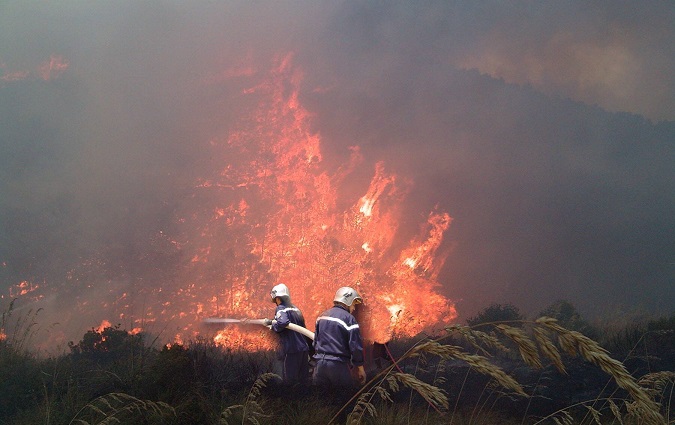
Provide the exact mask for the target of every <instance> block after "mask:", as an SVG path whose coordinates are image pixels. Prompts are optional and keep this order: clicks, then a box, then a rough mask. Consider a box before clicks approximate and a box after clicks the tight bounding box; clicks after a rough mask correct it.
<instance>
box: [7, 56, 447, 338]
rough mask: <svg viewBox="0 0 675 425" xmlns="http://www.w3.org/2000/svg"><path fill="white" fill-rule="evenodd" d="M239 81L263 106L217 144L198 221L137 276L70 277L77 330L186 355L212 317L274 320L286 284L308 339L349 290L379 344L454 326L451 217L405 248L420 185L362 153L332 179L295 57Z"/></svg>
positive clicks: (133, 263) (183, 220)
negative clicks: (169, 344)
mask: <svg viewBox="0 0 675 425" xmlns="http://www.w3.org/2000/svg"><path fill="white" fill-rule="evenodd" d="M230 74H231V75H233V76H230V77H228V78H244V79H247V84H249V83H250V84H249V85H248V88H247V89H245V90H243V92H242V93H241V94H240V95H241V96H242V98H251V99H256V102H255V103H254V104H253V106H252V107H251V110H250V111H248V110H247V111H245V113H244V114H243V116H244V117H245V119H243V120H242V121H241V122H239V124H238V126H237V128H236V129H234V130H233V131H230V132H229V133H228V134H224V135H222V136H221V137H214V138H213V139H211V140H209V142H208V144H206V146H208V149H209V150H210V152H209V154H210V157H211V161H212V163H213V164H217V166H216V167H212V168H209V167H205V169H204V170H196V171H195V174H196V176H197V177H196V179H195V181H194V184H193V185H192V187H191V188H189V189H188V190H187V193H186V194H185V196H186V197H188V198H189V202H187V203H184V205H188V207H182V208H177V209H176V210H175V211H174V212H173V214H174V218H173V219H172V221H173V228H172V229H171V230H166V231H164V230H162V231H159V232H157V234H156V235H155V237H154V238H153V240H152V241H150V246H151V248H150V249H147V250H145V251H141V252H131V253H128V254H127V257H128V258H129V262H128V263H124V262H118V263H114V264H113V263H111V262H110V261H107V260H106V259H105V258H103V257H102V258H98V259H96V260H87V261H84V262H83V264H81V265H80V266H79V267H76V268H75V269H73V270H72V271H71V272H70V273H69V274H68V276H66V279H65V282H64V283H63V288H62V289H65V288H67V289H66V290H67V292H70V293H71V294H72V295H73V298H74V300H75V305H74V306H73V309H72V311H71V312H70V314H71V315H72V317H78V316H80V315H81V316H83V317H98V319H97V320H110V321H112V322H121V323H125V324H126V326H129V328H135V329H138V328H142V329H148V328H152V329H154V331H157V330H158V326H170V328H169V329H171V330H170V332H171V333H172V334H173V335H172V338H173V339H175V340H177V341H182V340H185V339H189V338H193V337H195V336H196V335H198V334H199V333H200V332H203V331H204V329H203V328H201V327H200V326H199V323H200V322H201V320H202V319H203V318H205V317H209V316H225V317H241V318H256V317H266V316H269V315H270V314H271V311H272V310H273V309H272V306H271V304H270V302H269V299H268V291H269V289H270V288H271V286H273V285H274V284H275V283H277V282H284V283H286V284H287V285H288V286H289V287H290V288H291V294H292V299H293V303H294V304H296V305H297V306H298V307H300V308H301V309H302V310H303V312H304V314H305V316H306V319H307V324H308V327H309V328H310V329H312V328H313V322H314V320H315V318H316V317H317V316H318V314H319V313H320V312H321V311H323V310H324V309H326V308H327V307H328V306H330V305H331V301H332V297H333V294H334V292H335V290H336V289H337V288H338V287H340V286H345V285H349V286H353V287H356V288H358V290H359V292H360V293H361V294H362V295H363V297H364V299H365V306H364V309H363V310H364V311H362V312H361V321H362V323H363V328H364V334H365V336H366V337H367V338H369V339H371V340H375V341H387V340H388V339H389V338H391V336H392V334H401V335H415V334H417V333H419V332H421V331H423V330H425V329H430V328H432V327H433V326H435V325H438V324H442V323H447V322H448V321H449V320H452V319H453V318H454V317H456V312H455V309H454V305H453V303H452V302H451V301H449V300H448V299H446V298H444V296H443V295H441V294H439V293H437V292H436V290H437V288H438V287H439V285H438V283H437V281H436V279H437V276H438V273H439V271H440V269H441V267H442V265H443V262H444V259H445V256H446V255H447V252H444V251H443V250H442V249H441V242H442V240H443V236H444V233H445V231H446V230H447V229H448V227H449V225H450V222H451V218H450V217H449V215H448V214H446V213H444V212H439V211H432V212H430V213H428V218H427V220H426V222H424V223H420V230H419V234H417V235H416V236H415V237H413V238H411V239H409V240H405V239H404V238H403V237H402V236H401V232H400V231H399V230H400V229H399V222H400V220H401V214H402V212H401V211H402V206H403V205H404V203H405V201H406V195H407V193H408V191H409V190H410V189H411V184H410V182H408V181H407V180H406V179H405V178H399V177H398V176H397V175H396V174H395V173H394V172H393V171H392V170H389V169H388V168H387V164H385V163H383V162H378V163H376V164H366V163H365V160H364V158H363V157H362V155H361V154H360V150H359V147H358V146H356V145H354V146H353V147H352V148H351V155H350V159H349V160H348V161H346V163H345V164H342V165H339V166H337V167H333V168H332V169H331V167H329V166H328V165H326V163H325V161H324V159H323V156H322V152H321V136H320V135H319V134H316V133H314V132H312V130H311V113H310V112H309V111H308V110H306V109H305V108H304V107H303V105H302V104H301V102H300V99H299V95H298V93H299V87H300V85H301V83H302V72H301V70H300V69H298V68H297V67H295V66H294V64H293V61H292V56H290V55H289V56H286V57H284V58H282V59H280V60H278V61H277V62H276V64H275V66H274V67H273V69H272V70H271V71H270V72H267V73H265V75H264V76H261V75H260V73H246V74H245V75H243V76H242V75H241V74H240V73H230ZM230 74H228V75H230ZM208 84H211V83H208ZM244 104H246V102H244ZM363 167H367V168H368V169H370V170H371V176H372V178H371V180H370V183H369V185H368V186H367V187H363V188H362V189H361V196H360V197H357V198H355V199H345V196H344V195H343V194H344V193H345V192H346V191H345V189H344V186H345V185H346V184H347V183H346V181H347V180H348V177H349V176H350V173H352V172H353V171H354V170H356V169H357V168H363ZM352 184H353V183H352ZM350 190H351V191H352V192H353V191H354V189H353V188H351V189H350ZM120 249H122V248H120ZM57 289H58V286H57V285H54V284H52V283H50V282H44V283H43V284H41V285H37V284H32V283H29V282H26V281H23V282H21V283H20V284H19V285H18V286H17V287H16V288H15V289H14V291H15V292H16V293H21V294H28V295H29V296H31V297H32V299H33V300H42V299H45V298H46V297H48V296H49V293H50V292H51V293H56V292H57ZM94 289H96V293H97V294H100V292H101V291H102V292H103V293H104V294H103V295H102V296H101V299H102V300H103V301H99V300H98V299H97V297H95V296H92V293H93V292H92V291H93V290H94ZM167 323H168V324H170V325H166V324H167ZM266 335H267V334H266V333H265V332H261V331H260V330H259V329H256V331H255V332H253V331H252V332H243V331H242V329H241V328H237V327H230V328H228V329H225V330H222V331H221V332H219V333H218V335H216V337H215V338H216V341H217V342H218V343H220V344H223V345H228V346H236V347H242V348H245V349H258V348H264V347H269V346H270V344H271V343H272V342H271V339H270V338H269V337H268V336H266Z"/></svg>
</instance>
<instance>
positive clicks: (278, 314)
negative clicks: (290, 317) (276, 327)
mask: <svg viewBox="0 0 675 425" xmlns="http://www.w3.org/2000/svg"><path fill="white" fill-rule="evenodd" d="M287 311H297V312H298V313H300V309H299V308H297V307H286V308H282V309H281V310H279V311H277V314H275V315H274V317H275V318H276V317H279V316H281V313H282V312H283V313H285V312H287Z"/></svg>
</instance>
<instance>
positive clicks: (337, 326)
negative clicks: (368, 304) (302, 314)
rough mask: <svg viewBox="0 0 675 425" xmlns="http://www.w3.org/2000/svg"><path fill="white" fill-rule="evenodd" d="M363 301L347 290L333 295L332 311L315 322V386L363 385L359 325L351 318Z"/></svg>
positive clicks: (326, 312)
mask: <svg viewBox="0 0 675 425" xmlns="http://www.w3.org/2000/svg"><path fill="white" fill-rule="evenodd" d="M362 302H363V299H362V298H361V296H360V295H359V293H358V292H356V290H355V289H352V288H350V287H347V286H345V287H342V288H340V289H338V290H337V292H336V293H335V298H334V299H333V308H331V309H329V310H326V311H325V312H324V313H323V314H321V316H319V317H318V318H317V319H316V329H315V332H314V360H315V362H316V364H315V366H314V374H313V376H312V381H313V383H314V384H315V385H318V386H331V387H351V386H354V385H355V384H358V385H364V384H365V383H366V372H365V370H364V368H363V341H362V339H361V331H360V330H359V324H358V323H357V322H356V319H355V318H354V316H353V315H352V313H353V312H354V309H355V307H356V305H357V304H360V303H362Z"/></svg>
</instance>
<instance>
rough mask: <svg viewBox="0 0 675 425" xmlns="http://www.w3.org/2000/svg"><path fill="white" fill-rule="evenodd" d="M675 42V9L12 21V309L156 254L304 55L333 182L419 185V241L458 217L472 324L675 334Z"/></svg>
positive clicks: (141, 15)
mask: <svg viewBox="0 0 675 425" xmlns="http://www.w3.org/2000/svg"><path fill="white" fill-rule="evenodd" d="M673 22H675V3H673V2H672V1H645V2H624V1H592V2H585V1H540V2H502V1H484V2H476V1H463V2H451V1H424V2H409V1H400V2H395V1H394V2H375V1H370V2H352V1H342V2H340V1H293V2H291V1H287V2H286V1H275V2H272V1H269V2H262V1H261V2H251V1H240V2H237V1H222V2H217V1H216V2H213V1H191V2H184V1H143V2H138V1H115V2H83V1H59V2H44V1H26V0H20V1H12V0H9V1H8V0H5V1H3V2H1V3H0V226H1V227H0V279H1V280H0V293H1V294H2V295H3V296H4V298H3V300H2V301H5V302H6V301H7V300H9V298H10V294H9V288H10V287H13V286H15V285H17V284H18V283H19V282H21V281H24V280H29V281H31V282H36V283H39V284H43V285H48V286H53V287H58V286H59V285H67V284H68V283H67V281H66V279H65V277H64V276H66V275H67V274H68V271H69V270H71V269H73V268H74V267H76V265H77V264H79V263H80V262H82V261H86V260H88V259H91V258H96V257H97V255H98V254H100V253H105V255H108V256H109V255H112V254H111V253H115V255H117V256H118V259H123V258H125V256H133V255H137V254H138V253H139V252H140V253H143V252H144V250H145V249H146V247H147V246H149V245H150V244H151V242H150V238H151V237H152V236H151V235H153V234H156V232H157V231H158V229H166V228H168V227H170V222H171V220H172V219H173V218H175V217H174V216H173V213H174V212H175V210H176V208H177V205H179V204H181V203H182V202H184V199H183V198H182V197H181V196H182V193H184V191H185V190H186V188H188V187H190V185H193V184H194V182H195V179H196V178H198V177H199V170H198V169H197V168H198V166H199V164H201V163H202V162H203V161H205V160H206V159H207V158H206V157H207V156H208V153H207V152H205V151H203V150H201V148H200V147H201V146H205V145H206V144H207V143H208V141H209V139H211V138H214V137H223V136H224V135H226V134H227V133H228V131H231V130H232V129H234V128H236V126H237V122H238V121H237V120H238V119H239V118H240V117H239V115H238V112H239V111H240V110H241V108H242V107H243V106H244V105H242V104H241V102H242V100H241V98H240V93H241V92H242V90H245V89H246V88H248V87H246V84H247V82H244V77H247V76H251V75H255V74H256V73H261V72H264V70H266V69H269V68H270V67H272V66H273V63H274V61H275V60H278V58H279V57H282V56H284V55H288V54H291V55H292V58H293V62H294V65H295V66H297V68H298V69H299V70H301V72H302V78H303V80H302V83H301V97H300V101H301V102H303V105H304V107H305V108H306V109H307V110H309V111H310V112H311V113H312V114H313V116H312V122H313V125H314V127H315V128H314V130H315V131H316V132H317V134H320V135H321V138H322V148H323V149H324V155H325V159H326V161H327V162H331V161H334V162H335V163H338V162H339V161H342V160H343V159H344V157H346V156H347V152H348V147H349V146H353V145H359V146H361V148H362V152H363V154H364V157H365V158H366V161H368V162H370V163H374V162H376V161H385V162H386V163H387V164H389V166H391V167H392V169H395V170H397V172H399V173H401V174H402V175H405V176H407V177H408V178H410V179H411V181H413V182H414V190H413V191H412V194H411V199H410V201H411V202H410V203H409V204H407V206H406V211H407V212H408V214H409V216H408V217H409V218H408V220H409V222H410V225H411V226H417V224H418V222H419V217H420V216H421V214H426V212H427V211H429V209H430V208H435V207H438V208H439V209H441V210H443V211H447V212H448V213H449V214H450V216H452V218H453V222H452V225H451V226H450V228H449V230H448V231H447V234H446V243H447V245H448V248H449V249H451V250H452V251H451V254H450V255H449V257H448V259H447V261H446V263H445V266H444V269H443V272H442V273H441V277H440V281H441V282H442V283H443V285H444V287H443V289H442V292H443V294H444V295H446V296H447V297H448V298H450V299H452V300H454V301H455V302H456V305H457V309H458V312H459V314H460V318H466V317H470V316H471V315H474V314H475V313H476V312H477V311H478V310H479V309H481V308H484V307H486V306H487V305H489V304H490V303H493V302H500V303H507V302H508V303H513V304H515V305H517V306H518V307H520V308H521V309H522V310H524V311H525V312H527V313H528V314H530V313H532V314H535V313H537V312H539V311H541V310H542V309H543V308H544V307H546V306H548V305H549V304H550V303H552V302H554V301H556V300H559V299H568V300H570V301H572V302H573V303H574V304H575V305H577V306H578V308H579V309H580V310H581V311H582V313H583V314H585V315H589V316H591V315H598V314H615V313H616V312H617V311H627V310H633V309H640V310H642V311H649V312H662V313H673V311H675V291H674V289H673V288H674V287H675V166H674V165H675V26H674V25H673ZM111 276H113V278H114V273H113V272H111ZM55 308H57V307H55ZM91 325H92V326H93V325H95V323H92V324H91Z"/></svg>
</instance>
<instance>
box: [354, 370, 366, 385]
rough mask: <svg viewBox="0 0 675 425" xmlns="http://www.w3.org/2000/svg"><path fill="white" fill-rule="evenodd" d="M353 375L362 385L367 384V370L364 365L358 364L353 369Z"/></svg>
mask: <svg viewBox="0 0 675 425" xmlns="http://www.w3.org/2000/svg"><path fill="white" fill-rule="evenodd" d="M352 376H353V377H354V380H355V381H356V382H357V383H358V384H359V385H360V386H364V385H366V370H365V369H364V368H363V366H356V367H355V368H354V369H353V370H352Z"/></svg>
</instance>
